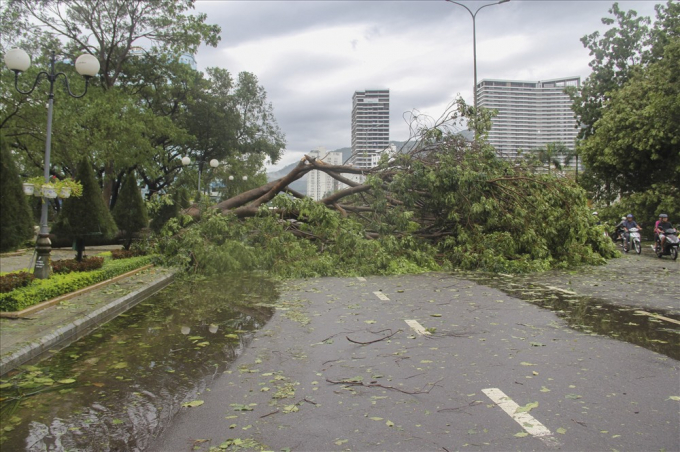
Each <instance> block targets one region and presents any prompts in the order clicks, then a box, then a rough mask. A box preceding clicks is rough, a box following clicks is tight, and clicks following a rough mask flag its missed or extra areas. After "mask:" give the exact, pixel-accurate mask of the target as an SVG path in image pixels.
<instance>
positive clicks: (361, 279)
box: [357, 276, 366, 281]
mask: <svg viewBox="0 0 680 452" xmlns="http://www.w3.org/2000/svg"><path fill="white" fill-rule="evenodd" d="M357 279H358V280H359V281H366V278H364V277H363V276H357Z"/></svg>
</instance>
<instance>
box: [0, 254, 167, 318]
mask: <svg viewBox="0 0 680 452" xmlns="http://www.w3.org/2000/svg"><path fill="white" fill-rule="evenodd" d="M153 260H154V257H153V256H142V257H135V258H132V259H122V260H118V261H113V260H110V261H107V262H105V263H104V266H103V267H102V268H101V269H99V270H94V271H92V272H73V273H68V274H65V275H64V274H56V275H52V277H50V278H49V279H36V280H34V281H33V284H31V285H29V286H27V287H21V288H19V289H16V290H13V291H12V292H8V293H0V311H6V312H7V311H20V310H22V309H25V308H27V307H29V306H33V305H34V304H37V303H40V302H42V301H45V300H49V299H51V298H54V297H58V296H60V295H64V294H66V293H70V292H73V291H76V290H79V289H82V288H85V287H88V286H92V285H94V284H96V283H98V282H101V281H105V280H107V279H110V278H113V277H114V276H118V275H121V274H123V273H126V272H129V271H131V270H135V269H137V268H140V267H143V266H144V265H147V264H150V263H152V262H153Z"/></svg>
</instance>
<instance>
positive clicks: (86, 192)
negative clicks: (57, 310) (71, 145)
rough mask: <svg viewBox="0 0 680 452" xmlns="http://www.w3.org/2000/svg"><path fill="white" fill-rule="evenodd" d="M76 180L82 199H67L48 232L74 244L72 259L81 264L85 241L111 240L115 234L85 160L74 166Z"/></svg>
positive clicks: (87, 160)
mask: <svg viewBox="0 0 680 452" xmlns="http://www.w3.org/2000/svg"><path fill="white" fill-rule="evenodd" d="M76 180H77V181H79V182H80V183H81V184H82V186H83V195H82V196H81V197H79V198H68V199H65V200H64V204H63V207H62V210H61V213H60V215H59V218H58V219H57V222H56V224H55V225H54V227H53V228H52V231H53V232H54V233H55V234H56V235H58V236H62V235H63V236H65V237H69V238H71V239H73V240H74V241H75V247H76V252H77V255H76V258H77V259H78V260H82V258H83V251H84V250H85V245H86V242H87V240H88V239H91V238H92V237H97V238H99V237H101V238H104V239H111V238H113V237H114V236H115V235H116V233H117V232H118V228H117V227H116V222H115V221H114V220H113V217H112V216H111V212H110V211H109V208H108V207H107V205H106V204H105V203H104V199H103V198H102V192H101V188H100V187H99V185H98V184H97V180H96V178H95V176H94V171H93V170H92V165H91V164H90V161H89V159H88V158H84V159H82V160H81V161H80V163H79V164H78V169H77V171H76Z"/></svg>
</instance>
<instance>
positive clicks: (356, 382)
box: [326, 378, 443, 394]
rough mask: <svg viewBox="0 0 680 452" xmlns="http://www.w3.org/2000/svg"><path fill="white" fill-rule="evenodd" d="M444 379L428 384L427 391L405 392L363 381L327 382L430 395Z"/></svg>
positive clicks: (329, 380) (405, 392)
mask: <svg viewBox="0 0 680 452" xmlns="http://www.w3.org/2000/svg"><path fill="white" fill-rule="evenodd" d="M442 380H443V378H440V379H439V380H437V381H435V382H434V383H427V384H426V385H425V386H424V387H427V386H428V385H429V386H430V387H429V388H428V389H427V390H425V389H419V390H416V391H405V390H403V389H399V388H395V387H394V386H386V385H381V384H378V383H368V384H366V383H363V382H361V381H352V380H339V381H334V380H331V379H329V378H326V381H327V382H328V383H331V384H334V385H350V386H364V387H366V388H374V387H377V388H383V389H391V390H393V391H398V392H401V393H404V394H429V393H430V391H432V389H433V388H434V387H435V386H437V383H439V382H440V381H442Z"/></svg>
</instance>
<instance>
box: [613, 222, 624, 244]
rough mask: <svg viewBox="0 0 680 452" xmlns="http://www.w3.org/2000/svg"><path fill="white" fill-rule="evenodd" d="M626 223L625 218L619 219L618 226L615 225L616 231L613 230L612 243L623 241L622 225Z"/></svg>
mask: <svg viewBox="0 0 680 452" xmlns="http://www.w3.org/2000/svg"><path fill="white" fill-rule="evenodd" d="M625 222H626V217H621V221H619V224H617V225H616V229H614V241H615V242H616V241H617V240H619V239H623V223H625Z"/></svg>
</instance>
